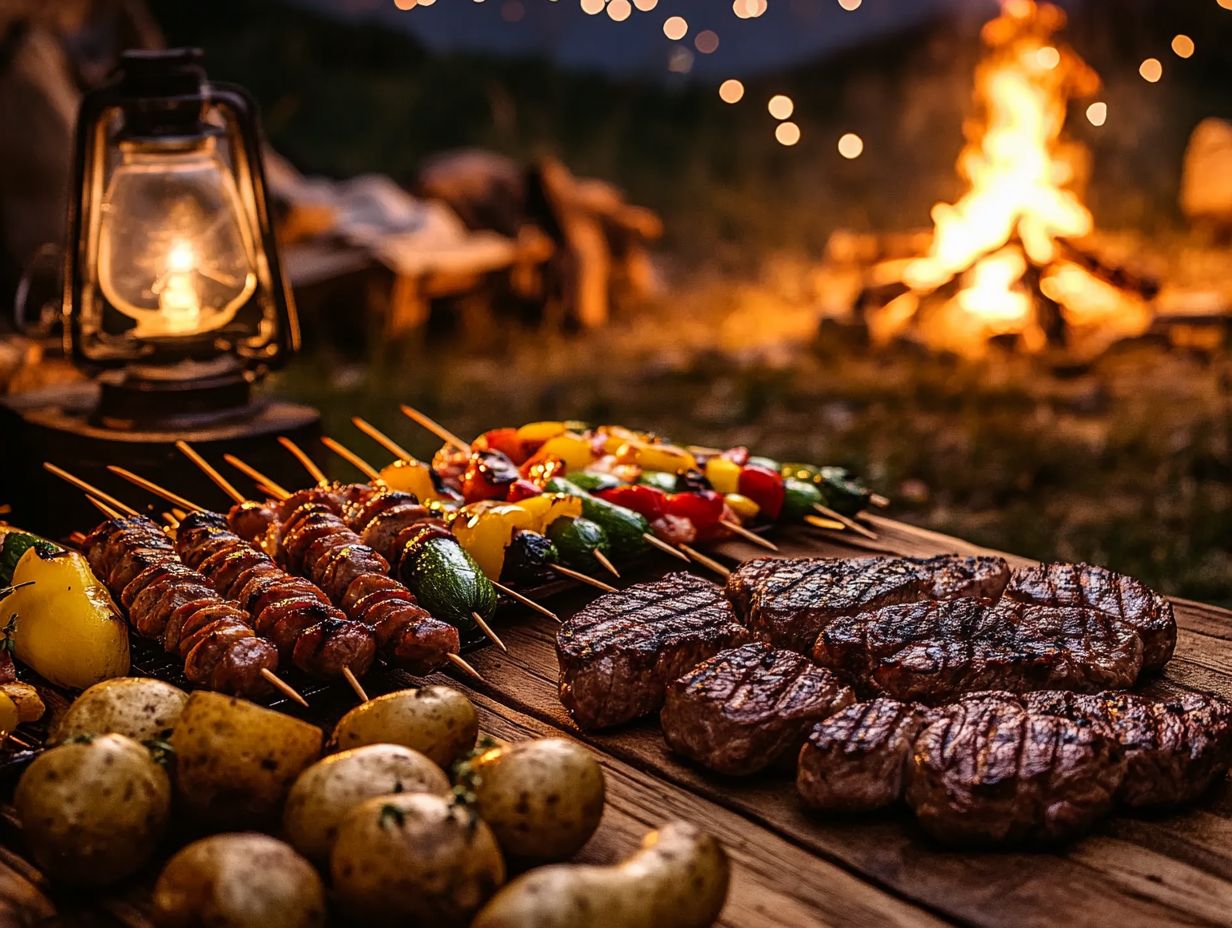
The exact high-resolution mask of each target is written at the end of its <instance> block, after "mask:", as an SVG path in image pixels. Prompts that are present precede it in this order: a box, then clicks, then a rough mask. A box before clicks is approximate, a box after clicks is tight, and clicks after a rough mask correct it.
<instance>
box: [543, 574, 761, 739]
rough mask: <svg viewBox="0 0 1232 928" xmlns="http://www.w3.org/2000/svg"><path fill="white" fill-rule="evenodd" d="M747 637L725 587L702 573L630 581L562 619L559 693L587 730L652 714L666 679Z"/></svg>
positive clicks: (558, 641) (558, 645)
mask: <svg viewBox="0 0 1232 928" xmlns="http://www.w3.org/2000/svg"><path fill="white" fill-rule="evenodd" d="M748 637H749V635H748V632H747V630H746V629H745V628H744V627H743V626H741V625H740V624H739V623H737V622H736V619H735V616H734V615H733V614H732V609H731V605H730V604H729V603H728V602H727V600H726V599H725V598H724V596H723V591H722V589H721V588H720V587H718V586H715V585H714V584H713V583H710V582H709V581H707V580H703V579H701V578H700V577H695V576H693V575H692V574H687V573H675V574H668V575H667V576H666V577H664V578H663V579H662V580H658V581H656V582H654V583H638V584H634V585H633V586H630V587H628V588H626V589H624V590H621V591H620V592H619V593H608V594H606V595H604V596H600V597H599V598H598V599H596V600H594V601H593V602H591V603H590V604H589V605H588V606H586V607H585V608H583V609H582V610H580V611H579V612H578V613H577V614H575V615H574V616H572V617H571V618H569V619H567V620H566V621H565V623H564V624H563V625H562V626H561V628H560V631H559V632H558V633H557V635H556V657H557V660H558V661H559V663H560V701H561V703H563V704H564V706H565V708H566V709H568V710H569V713H570V714H571V715H572V716H573V719H574V721H575V722H577V724H578V725H579V726H581V727H582V728H585V729H587V730H593V729H597V728H606V727H609V726H611V725H619V724H621V723H623V722H628V721H631V720H632V719H636V718H639V717H641V716H643V715H649V714H650V713H652V712H655V711H657V710H658V709H659V708H660V707H661V706H662V705H663V697H664V690H665V688H666V687H667V684H668V683H669V682H670V681H672V680H675V679H676V678H677V677H679V676H680V675H681V674H682V673H684V672H685V671H686V670H689V669H690V668H692V667H694V666H695V665H697V664H698V663H700V662H701V661H703V660H705V659H706V658H708V657H711V656H712V655H714V654H717V653H718V652H719V651H722V650H723V649H725V648H730V647H733V646H734V645H739V644H743V643H744V642H745V641H747V640H748Z"/></svg>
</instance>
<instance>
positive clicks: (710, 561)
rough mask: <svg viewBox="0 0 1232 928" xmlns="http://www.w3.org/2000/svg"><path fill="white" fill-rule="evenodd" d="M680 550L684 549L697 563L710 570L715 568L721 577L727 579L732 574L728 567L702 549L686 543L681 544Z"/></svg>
mask: <svg viewBox="0 0 1232 928" xmlns="http://www.w3.org/2000/svg"><path fill="white" fill-rule="evenodd" d="M680 550H681V551H683V552H684V553H685V554H687V555H688V556H689V557H690V558H692V559H693V560H695V561H696V562H697V563H699V564H701V565H702V566H703V567H707V568H709V569H710V570H713V571H714V572H715V573H716V574H718V575H719V576H720V577H723V578H724V579H726V578H727V577H730V576H731V570H730V569H728V568H727V567H724V566H723V565H722V564H720V563H719V562H718V561H716V560H715V559H714V558H712V557H708V556H707V555H705V554H702V553H701V552H700V551H697V550H695V549H693V548H690V547H689V546H688V545H684V544H682V545H681V546H680Z"/></svg>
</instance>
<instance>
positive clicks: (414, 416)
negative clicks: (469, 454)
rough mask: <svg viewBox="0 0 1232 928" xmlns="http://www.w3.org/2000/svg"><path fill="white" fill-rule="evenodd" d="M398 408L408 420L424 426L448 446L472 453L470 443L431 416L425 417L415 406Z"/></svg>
mask: <svg viewBox="0 0 1232 928" xmlns="http://www.w3.org/2000/svg"><path fill="white" fill-rule="evenodd" d="M398 408H399V409H401V410H402V415H404V416H406V417H407V418H408V419H410V420H412V421H413V422H415V423H416V424H417V425H421V426H423V427H424V428H425V429H427V430H428V431H429V432H431V433H432V434H433V435H435V436H436V437H437V438H439V439H440V440H441V441H443V442H445V443H446V444H449V445H453V446H454V447H455V448H457V449H458V450H459V451H470V450H471V446H470V443H469V442H465V441H463V440H462V439H461V438H459V437H458V436H457V435H455V434H454V433H453V432H451V431H449V429H447V428H445V426H443V425H441V424H440V423H439V422H437V421H436V420H435V419H433V418H432V417H431V416H428V415H425V414H424V413H422V412H420V411H419V410H418V409H416V408H414V407H413V406H408V405H406V403H403V404H402V405H401V406H400V407H398Z"/></svg>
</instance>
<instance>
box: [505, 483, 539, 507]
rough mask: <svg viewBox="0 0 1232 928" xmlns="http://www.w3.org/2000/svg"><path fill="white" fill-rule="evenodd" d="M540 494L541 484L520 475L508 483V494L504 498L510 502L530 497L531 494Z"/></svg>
mask: <svg viewBox="0 0 1232 928" xmlns="http://www.w3.org/2000/svg"><path fill="white" fill-rule="evenodd" d="M542 495H543V488H542V487H541V486H539V485H538V484H535V483H532V482H531V481H529V480H527V479H526V478H525V477H522V478H519V479H518V480H515V481H514V482H513V483H511V484H509V495H508V496H506V497H505V499H507V500H508V501H509V502H511V503H518V502H521V501H522V500H524V499H530V498H531V497H532V496H542Z"/></svg>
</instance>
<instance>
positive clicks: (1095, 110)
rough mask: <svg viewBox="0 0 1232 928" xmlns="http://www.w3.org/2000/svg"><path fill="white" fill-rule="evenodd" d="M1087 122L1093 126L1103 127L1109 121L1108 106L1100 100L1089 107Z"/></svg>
mask: <svg viewBox="0 0 1232 928" xmlns="http://www.w3.org/2000/svg"><path fill="white" fill-rule="evenodd" d="M1087 121H1088V122H1090V123H1091V125H1093V126H1102V125H1103V124H1104V123H1106V122H1107V121H1108V104H1107V103H1104V102H1103V101H1102V100H1098V101H1096V102H1095V103H1092V104H1091V105H1090V106H1088V107H1087Z"/></svg>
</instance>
